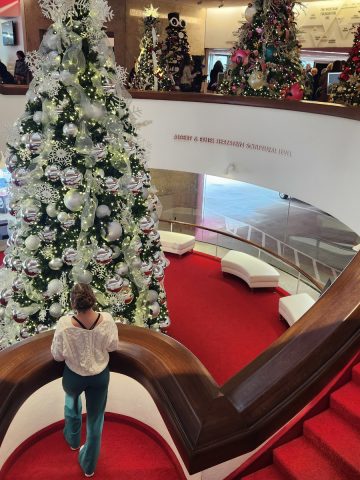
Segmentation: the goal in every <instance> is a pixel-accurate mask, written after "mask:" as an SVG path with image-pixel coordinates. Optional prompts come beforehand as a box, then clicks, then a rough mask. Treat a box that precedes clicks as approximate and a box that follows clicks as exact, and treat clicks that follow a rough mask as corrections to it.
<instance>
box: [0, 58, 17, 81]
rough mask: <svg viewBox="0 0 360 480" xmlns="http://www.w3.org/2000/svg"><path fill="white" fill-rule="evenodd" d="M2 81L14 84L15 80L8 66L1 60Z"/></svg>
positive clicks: (0, 74)
mask: <svg viewBox="0 0 360 480" xmlns="http://www.w3.org/2000/svg"><path fill="white" fill-rule="evenodd" d="M0 83H7V84H14V83H15V80H14V77H13V76H12V75H11V73H10V72H9V71H8V69H7V68H6V66H5V65H4V64H3V63H2V61H1V60H0Z"/></svg>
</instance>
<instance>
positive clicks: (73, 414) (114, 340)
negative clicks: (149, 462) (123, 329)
mask: <svg viewBox="0 0 360 480" xmlns="http://www.w3.org/2000/svg"><path fill="white" fill-rule="evenodd" d="M71 304H72V307H73V309H74V310H75V312H76V316H75V315H66V316H65V317H61V318H60V319H59V321H58V323H57V326H56V330H55V334H54V339H53V343H52V346H51V353H52V355H53V357H54V359H55V360H56V361H58V362H62V361H64V360H65V368H64V374H63V388H64V390H65V428H64V436H65V440H66V441H67V443H68V444H69V446H70V448H71V449H72V450H77V449H79V447H80V435H81V420H82V417H81V410H82V405H81V398H80V395H81V393H82V392H85V398H86V409H87V420H86V433H87V435H86V443H85V445H83V446H82V447H81V448H80V452H79V463H80V466H81V468H82V469H83V471H84V473H85V476H86V477H92V476H93V475H94V472H95V467H96V464H97V460H98V457H99V453H100V444H101V434H102V429H103V424H104V412H105V406H106V400H107V392H108V386H109V367H108V363H109V353H108V352H112V351H114V350H117V349H118V345H119V339H118V329H117V326H116V324H115V322H114V320H113V318H112V317H111V315H110V314H109V313H104V312H102V313H98V312H95V311H94V310H93V308H94V306H95V304H96V299H95V296H94V293H93V291H92V289H91V287H90V286H89V285H85V284H81V283H79V284H77V285H75V286H74V287H73V289H72V291H71Z"/></svg>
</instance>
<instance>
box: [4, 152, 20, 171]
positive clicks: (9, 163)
mask: <svg viewBox="0 0 360 480" xmlns="http://www.w3.org/2000/svg"><path fill="white" fill-rule="evenodd" d="M18 163H19V158H18V157H17V156H16V155H15V154H12V155H9V156H8V157H7V159H6V162H5V164H6V168H7V169H8V170H9V172H10V173H12V172H13V171H14V170H15V169H16V166H17V165H18Z"/></svg>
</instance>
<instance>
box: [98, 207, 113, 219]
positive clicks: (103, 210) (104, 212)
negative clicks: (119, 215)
mask: <svg viewBox="0 0 360 480" xmlns="http://www.w3.org/2000/svg"><path fill="white" fill-rule="evenodd" d="M110 214H111V210H110V208H109V207H108V206H107V205H99V206H98V207H97V209H96V216H97V218H104V217H109V216H110Z"/></svg>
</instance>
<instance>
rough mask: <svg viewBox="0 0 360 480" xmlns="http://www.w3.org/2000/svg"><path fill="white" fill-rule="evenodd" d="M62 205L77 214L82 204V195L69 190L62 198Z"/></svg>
mask: <svg viewBox="0 0 360 480" xmlns="http://www.w3.org/2000/svg"><path fill="white" fill-rule="evenodd" d="M64 204H65V207H66V208H68V209H69V210H70V211H71V212H78V211H79V210H81V208H82V206H83V204H84V195H83V194H82V193H80V192H78V191H77V190H73V189H71V190H69V191H68V192H67V193H66V194H65V196H64Z"/></svg>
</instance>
